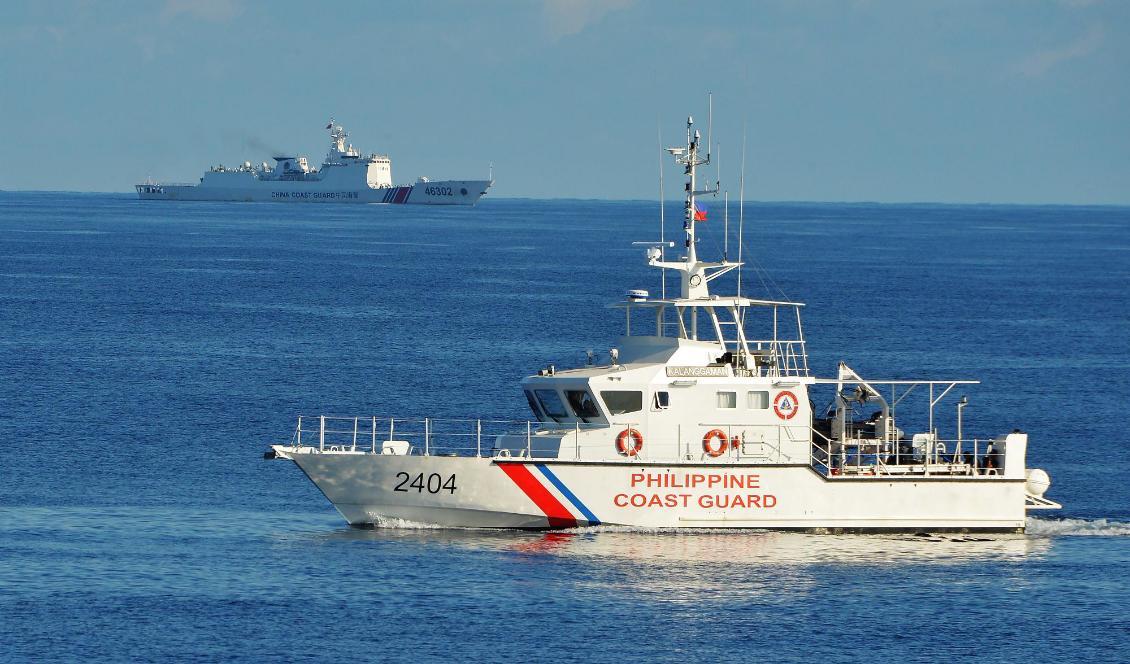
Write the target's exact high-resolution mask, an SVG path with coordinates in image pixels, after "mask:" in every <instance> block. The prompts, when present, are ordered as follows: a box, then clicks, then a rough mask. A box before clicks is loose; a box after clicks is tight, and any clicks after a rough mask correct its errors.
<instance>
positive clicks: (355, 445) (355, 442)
mask: <svg viewBox="0 0 1130 664" xmlns="http://www.w3.org/2000/svg"><path fill="white" fill-rule="evenodd" d="M350 451H351V452H356V451H357V418H356V417H354V418H353V447H352V449H350Z"/></svg>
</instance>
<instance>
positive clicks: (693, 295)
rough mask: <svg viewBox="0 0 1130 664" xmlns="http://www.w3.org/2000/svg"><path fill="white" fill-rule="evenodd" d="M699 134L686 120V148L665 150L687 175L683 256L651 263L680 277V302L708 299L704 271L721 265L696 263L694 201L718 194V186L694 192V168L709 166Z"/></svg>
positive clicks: (707, 155)
mask: <svg viewBox="0 0 1130 664" xmlns="http://www.w3.org/2000/svg"><path fill="white" fill-rule="evenodd" d="M701 143H702V134H700V133H699V131H698V130H697V129H695V128H694V118H693V117H687V144H686V147H676V148H667V152H670V153H671V154H672V155H673V156H674V157H675V162H676V163H679V164H682V165H683V167H684V169H683V172H684V173H685V174H686V176H687V184H686V187H685V191H686V196H685V200H684V204H683V231H684V233H685V234H686V239H685V248H686V252H687V254H686V257H685V258H684V259H683V260H682V261H675V262H666V261H656V262H654V263H652V264H653V265H656V266H658V267H665V268H670V269H674V270H678V271H679V272H680V275H681V280H680V281H681V286H682V287H681V289H680V294H679V295H680V297H681V298H683V299H699V298H704V297H708V296H709V295H710V291H709V290H708V289H707V287H706V281H707V275H706V268H708V267H716V266H720V265H723V264H721V263H702V262H699V260H698V250H697V248H696V247H695V213H696V211H697V210H698V207H697V205H696V199H697V198H698V197H699V196H704V195H706V194H717V193H718V187H717V186H715V187H714V188H713V189H711V188H709V187H707V188H706V189H697V187H698V179H697V174H696V169H697V168H698V167H699V166H704V165H706V164H709V163H710V154H709V153H707V154H706V156H702V155H701V153H700V150H701Z"/></svg>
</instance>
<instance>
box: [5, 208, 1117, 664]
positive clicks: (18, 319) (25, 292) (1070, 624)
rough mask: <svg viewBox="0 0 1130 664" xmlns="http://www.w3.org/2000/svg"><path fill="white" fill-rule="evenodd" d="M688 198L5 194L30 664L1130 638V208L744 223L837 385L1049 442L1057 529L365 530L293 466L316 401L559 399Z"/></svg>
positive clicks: (360, 409) (856, 654)
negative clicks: (546, 370)
mask: <svg viewBox="0 0 1130 664" xmlns="http://www.w3.org/2000/svg"><path fill="white" fill-rule="evenodd" d="M680 207H681V206H680V205H679V204H677V203H671V204H670V205H669V207H668V213H667V219H668V229H667V232H666V236H667V238H668V239H676V240H677V239H678V232H679V226H680V224H679V222H678V216H679V211H680ZM657 213H658V204H657V203H649V202H601V201H526V200H499V199H494V198H491V197H489V196H488V197H487V198H485V199H484V200H483V201H482V202H481V203H480V205H479V206H478V207H475V208H473V209H466V208H426V207H413V206H357V207H351V206H345V205H341V206H333V205H324V206H322V205H313V204H311V205H283V204H271V203H264V204H251V203H247V204H242V203H241V204H228V203H195V204H192V203H179V204H178V203H162V202H142V201H138V200H135V199H134V198H133V197H132V196H127V195H82V194H62V193H0V426H2V430H3V432H4V438H3V441H2V445H0V660H4V661H34V662H46V661H68V662H70V661H163V660H174V661H180V660H192V661H217V660H225V661H226V660H252V661H287V662H289V661H304V660H313V661H352V660H366V661H404V662H418V661H437V660H445V661H446V660H455V661H516V662H528V661H560V660H563V661H609V662H623V661H679V662H685V661H736V662H754V661H769V662H778V661H845V660H846V661H873V660H875V661H898V662H917V661H924V662H925V661H929V662H933V661H954V660H955V658H962V657H967V658H969V659H970V660H973V661H988V662H1005V661H1007V662H1050V661H1059V662H1065V661H1080V660H1081V661H1126V660H1127V659H1128V658H1130V600H1128V599H1127V597H1128V596H1130V481H1128V480H1127V479H1126V473H1125V469H1126V468H1128V467H1130V433H1128V431H1130V293H1128V290H1130V208H1119V207H1056V206H1041V207H1024V206H996V205H992V206H989V205H983V206H982V205H968V206H953V205H929V204H920V205H874V204H803V203H797V204H765V203H751V204H748V205H747V206H746V207H745V213H746V214H745V220H744V222H745V227H746V233H745V247H744V249H743V258H744V259H746V260H747V261H749V262H750V266H749V267H748V268H747V269H745V271H744V274H743V280H744V290H745V292H746V294H749V295H753V296H760V295H767V296H772V297H775V298H779V297H782V296H784V297H788V298H792V299H795V300H799V301H803V302H807V303H808V305H809V306H808V307H807V308H806V309H805V332H806V333H807V338H808V341H809V353H810V357H809V359H810V365H811V366H812V367H813V369H814V371H815V372H817V373H818V374H820V375H826V376H827V375H833V374H834V372H835V370H836V364H837V362H839V361H840V360H846V361H847V362H848V363H849V364H851V366H852V367H853V368H855V369H856V370H857V371H859V372H860V373H861V374H862V375H863V376H865V377H868V376H871V377H877V378H954V379H965V378H971V379H979V380H981V381H982V383H981V384H980V385H976V386H970V387H969V389H967V390H963V391H962V393H963V394H968V396H969V400H970V405H969V407H968V408H967V409H966V410H965V430H966V432H967V433H970V434H971V435H972V433H977V434H978V435H982V436H985V435H996V434H999V433H1004V432H1007V431H1010V430H1012V429H1013V428H1021V429H1023V430H1025V431H1027V432H1028V433H1029V434H1030V436H1031V449H1030V456H1029V459H1030V463H1029V465H1030V466H1038V467H1042V468H1045V469H1046V470H1047V471H1048V472H1049V473H1050V475H1051V477H1052V482H1053V484H1052V487H1051V489H1050V491H1049V492H1048V496H1049V497H1050V498H1052V499H1054V500H1057V501H1059V502H1061V503H1062V504H1063V505H1064V509H1063V510H1062V511H1059V512H1043V513H1040V514H1039V515H1038V516H1036V517H1035V518H1032V519H1030V521H1029V532H1028V534H1027V535H1021V536H963V535H946V536H916V535H866V536H861V535H851V536H833V535H822V536H818V535H805V534H786V533H772V532H739V533H716V532H709V531H703V532H690V533H682V532H680V533H675V532H649V531H631V530H624V529H617V528H607V527H597V528H593V529H587V530H580V531H576V532H550V533H530V532H484V531H468V530H442V529H428V528H380V529H375V530H356V529H350V528H349V527H347V526H346V525H345V523H344V521H343V520H342V519H341V517H340V516H339V515H338V514H337V513H336V512H335V511H334V510H333V508H332V507H331V506H330V505H329V504H328V503H327V502H326V500H325V499H324V498H323V497H322V495H321V494H320V493H319V492H318V491H317V489H316V488H314V487H313V486H312V485H311V484H310V483H309V482H308V481H307V480H306V478H305V477H304V476H303V475H302V474H301V472H300V471H299V470H298V469H297V468H296V467H295V466H294V465H293V464H290V463H285V462H278V461H265V460H263V458H262V453H263V452H264V450H266V449H267V446H268V444H270V443H275V442H285V441H287V440H289V438H290V435H291V432H292V431H293V428H294V425H295V418H296V417H297V416H298V415H299V414H306V415H317V414H339V415H362V416H367V415H381V416H385V415H394V416H421V417H422V416H425V415H428V416H451V417H485V416H491V417H500V418H524V417H525V416H526V413H525V409H526V406H525V400H524V399H523V397H522V394H521V391H520V390H519V389H518V381H519V380H520V379H521V378H522V377H523V376H525V375H527V374H529V373H533V372H535V371H536V370H537V369H539V368H541V367H543V366H545V365H546V364H555V365H557V366H558V367H564V366H569V365H577V364H581V363H583V362H584V360H585V350H586V349H595V350H596V351H598V352H603V351H606V350H607V349H608V348H609V347H610V346H612V345H613V344H614V343H615V339H616V337H617V336H618V335H619V334H620V333H621V332H622V322H623V321H622V320H621V316H620V314H618V312H617V311H615V310H610V309H608V308H607V306H606V305H607V304H609V303H611V302H614V301H618V300H621V299H622V298H623V294H624V291H625V290H626V289H628V288H646V289H649V290H651V291H652V292H657V291H658V290H659V283H658V280H657V277H656V274H654V270H651V269H649V268H647V267H646V266H645V265H644V257H643V249H642V248H641V247H639V246H632V245H631V242H633V241H647V240H655V239H658V237H657V236H658V234H659V230H658V224H657V216H658V214H657ZM736 213H737V210H736V206H734V209H733V210H732V213H731V223H732V225H735V223H736V217H737V214H736ZM710 216H711V219H710V221H709V222H707V223H706V224H704V225H703V226H701V229H702V241H701V243H700V245H699V247H700V253H701V254H703V255H705V256H716V255H717V254H718V253H720V252H721V251H722V250H724V249H726V250H728V253H729V255H730V257H731V258H734V257H736V253H737V238H736V236H735V237H731V238H729V239H728V240H727V239H726V238H725V237H723V236H724V233H723V221H722V217H723V215H722V214H721V209H720V206H719V205H718V204H714V205H712V206H711V211H710ZM731 231H733V228H731ZM731 235H734V233H731ZM721 281H722V280H719V283H721ZM731 285H732V284H731ZM952 396H954V397H956V394H954V395H952ZM953 403H954V402H953V401H947V402H945V405H944V406H940V407H939V408H940V409H941V410H945V411H946V412H950V409H952V407H953ZM941 410H940V412H941Z"/></svg>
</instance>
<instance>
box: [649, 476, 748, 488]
mask: <svg viewBox="0 0 1130 664" xmlns="http://www.w3.org/2000/svg"><path fill="white" fill-rule="evenodd" d="M631 487H632V488H633V489H634V488H636V487H645V488H648V489H651V488H660V489H695V488H705V489H760V488H761V475H754V474H746V475H734V474H732V473H632V481H631Z"/></svg>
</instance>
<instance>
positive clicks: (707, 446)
mask: <svg viewBox="0 0 1130 664" xmlns="http://www.w3.org/2000/svg"><path fill="white" fill-rule="evenodd" d="M715 438H717V439H718V440H720V441H722V444H721V445H719V446H718V447H717V449H715V447H714V446H713V445H711V442H712V441H713V440H714V439H715ZM729 448H730V438H729V436H727V435H726V432H725V431H723V430H721V429H711V430H710V431H707V432H706V435H705V436H703V437H702V451H703V452H706V453H707V454H709V455H710V456H712V457H720V456H722V455H723V454H725V453H726V450H727V449H729Z"/></svg>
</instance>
